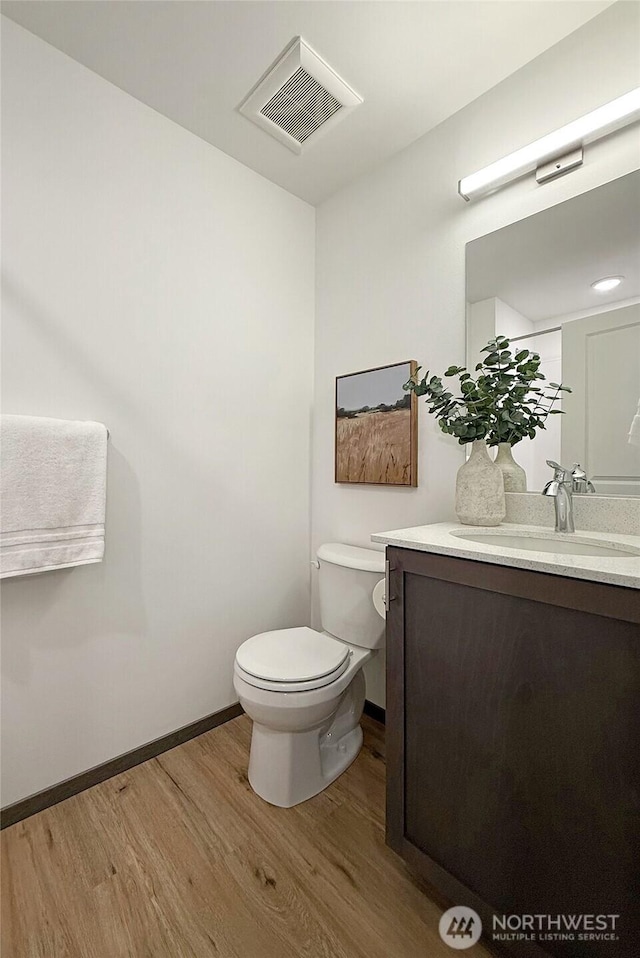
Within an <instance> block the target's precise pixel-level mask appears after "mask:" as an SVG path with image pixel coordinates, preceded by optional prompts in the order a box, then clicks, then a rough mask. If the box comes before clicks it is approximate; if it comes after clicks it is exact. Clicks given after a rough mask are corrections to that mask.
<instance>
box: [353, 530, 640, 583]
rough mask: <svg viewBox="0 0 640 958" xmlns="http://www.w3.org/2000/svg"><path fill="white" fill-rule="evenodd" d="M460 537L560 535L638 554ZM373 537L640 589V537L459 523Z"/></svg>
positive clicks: (379, 534) (404, 544) (427, 549)
mask: <svg viewBox="0 0 640 958" xmlns="http://www.w3.org/2000/svg"><path fill="white" fill-rule="evenodd" d="M456 533H458V534H460V533H463V534H467V535H476V534H482V535H485V534H486V535H487V536H490V535H492V534H493V535H510V534H512V533H518V534H519V535H526V536H528V537H533V538H540V537H541V536H543V537H547V536H556V535H557V536H558V537H559V538H560V537H561V538H563V539H568V540H574V541H580V540H586V541H587V542H590V543H593V544H594V545H595V544H597V545H600V546H605V547H610V548H616V546H617V547H619V548H621V549H624V548H628V549H629V551H630V552H637V553H638V555H634V556H630V557H624V556H620V557H617V556H581V555H559V554H556V553H553V552H534V551H531V550H529V549H527V550H526V551H525V550H524V549H516V548H511V547H509V548H507V547H506V546H503V545H491V544H490V542H489V541H487V542H486V543H485V542H482V543H480V542H470V541H468V540H465V539H460V538H458V537H457V536H456ZM371 539H372V541H373V542H384V543H385V544H386V545H391V546H400V547H401V548H404V549H417V550H418V551H420V552H434V553H436V554H437V555H445V556H456V557H458V558H460V559H475V560H476V561H477V562H493V563H495V564H496V565H506V566H512V567H514V568H517V569H531V570H532V571H535V572H550V573H552V574H553V575H564V576H569V577H571V578H573V579H590V580H592V581H594V582H606V583H608V584H609V585H621V586H626V587H627V588H631V589H640V536H629V535H618V534H617V533H613V534H610V533H606V532H588V531H580V532H576V533H572V534H566V533H554V532H553V531H552V530H550V529H547V528H543V527H541V526H524V525H516V524H515V523H511V522H503V523H502V524H501V525H499V526H492V527H491V528H485V527H482V526H464V525H460V524H459V523H456V522H437V523H434V524H432V525H428V526H415V527H414V528H412V529H394V530H393V531H391V532H376V533H374V534H373V535H372V536H371Z"/></svg>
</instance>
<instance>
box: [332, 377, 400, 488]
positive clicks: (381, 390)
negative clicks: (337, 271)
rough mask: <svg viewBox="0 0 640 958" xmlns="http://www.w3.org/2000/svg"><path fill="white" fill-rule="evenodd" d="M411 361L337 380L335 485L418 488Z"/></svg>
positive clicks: (337, 378)
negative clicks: (409, 382) (406, 385)
mask: <svg viewBox="0 0 640 958" xmlns="http://www.w3.org/2000/svg"><path fill="white" fill-rule="evenodd" d="M416 368H417V364H416V362H415V360H408V361H407V362H404V363H394V364H393V365H392V366H379V367H377V368H376V369H365V370H363V371H362V372H359V373H350V374H349V375H348V376H337V377H336V429H335V432H336V435H335V461H336V472H335V480H336V482H368V483H376V484H381V485H388V486H417V485H418V428H417V427H418V408H417V400H416V397H415V395H414V393H407V392H404V390H403V388H402V386H403V384H404V383H406V382H407V380H408V379H409V378H410V377H411V376H412V375H413V373H414V372H415V371H416Z"/></svg>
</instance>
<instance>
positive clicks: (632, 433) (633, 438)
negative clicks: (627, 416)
mask: <svg viewBox="0 0 640 958" xmlns="http://www.w3.org/2000/svg"><path fill="white" fill-rule="evenodd" d="M628 442H629V444H630V445H631V446H640V400H639V401H638V411H637V413H636V414H635V416H634V417H633V419H632V420H631V429H630V430H629V439H628Z"/></svg>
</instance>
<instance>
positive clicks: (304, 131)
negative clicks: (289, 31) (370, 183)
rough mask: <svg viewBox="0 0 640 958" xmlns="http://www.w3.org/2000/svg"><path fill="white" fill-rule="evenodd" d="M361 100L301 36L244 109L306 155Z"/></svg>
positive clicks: (292, 44) (264, 127)
mask: <svg viewBox="0 0 640 958" xmlns="http://www.w3.org/2000/svg"><path fill="white" fill-rule="evenodd" d="M360 103H362V97H360V96H358V94H357V93H355V92H354V90H352V89H351V87H350V86H348V84H346V83H345V81H344V80H342V79H341V78H340V77H339V76H338V74H337V73H335V71H334V70H332V69H331V67H330V66H329V65H328V64H327V63H325V61H324V60H323V59H322V58H321V57H319V56H318V54H317V53H316V52H315V51H314V50H312V49H311V47H310V46H309V44H308V43H305V41H304V40H302V39H301V38H300V37H296V38H295V39H294V40H292V41H291V43H290V44H289V46H288V47H287V49H286V50H285V51H284V53H283V54H282V55H281V56H280V57H279V58H278V60H277V61H276V63H275V64H274V65H273V66H272V67H271V68H270V69H269V70H268V71H267V73H266V74H265V76H264V77H263V78H262V79H261V80H260V81H259V82H258V84H257V85H256V86H255V87H254V88H253V90H252V91H251V93H250V94H249V95H248V96H247V97H246V99H245V100H244V101H243V102H242V103H241V104H240V107H239V110H240V112H241V113H242V114H243V115H244V116H246V117H248V119H250V120H252V121H253V122H254V123H256V124H257V125H258V126H260V127H262V129H263V130H266V132H267V133H270V134H271V136H274V137H275V138H276V139H278V140H280V142H281V143H284V145H285V146H288V147H289V149H290V150H293V152H294V153H301V152H302V150H303V147H306V146H308V144H309V143H310V142H315V141H316V139H317V138H318V137H319V136H320V134H321V133H326V132H327V130H328V129H329V128H331V127H332V126H334V125H335V123H336V122H338V121H339V120H341V119H342V118H343V117H344V116H346V114H347V113H350V112H351V110H353V109H354V108H355V107H356V106H358V105H359V104H360Z"/></svg>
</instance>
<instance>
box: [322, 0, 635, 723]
mask: <svg viewBox="0 0 640 958" xmlns="http://www.w3.org/2000/svg"><path fill="white" fill-rule="evenodd" d="M638 10H639V7H638V4H635V3H633V4H632V3H617V4H615V5H614V6H612V7H610V8H608V9H607V10H606V11H605V12H604V13H603V14H601V15H600V16H599V17H596V18H595V19H593V20H591V21H590V22H589V23H587V24H586V25H585V26H584V27H582V28H581V29H580V30H578V31H576V32H575V33H574V34H572V35H571V36H569V37H567V38H566V39H565V40H563V41H562V42H561V43H559V44H557V45H556V46H555V47H553V48H552V49H551V50H549V51H547V52H546V53H545V54H543V55H542V56H540V57H538V58H537V59H536V60H534V61H533V62H532V63H530V64H528V65H527V66H525V67H524V68H523V69H521V70H519V71H518V72H517V73H515V74H514V75H513V76H511V77H510V78H508V79H507V80H505V81H504V82H503V83H501V84H499V85H498V86H497V87H495V88H494V89H493V90H491V91H489V92H488V93H487V94H485V95H483V96H482V97H480V98H479V99H477V100H476V101H475V102H473V103H472V104H470V105H469V106H468V107H467V108H465V109H464V110H462V111H461V112H459V113H457V114H456V115H455V116H453V117H451V118H450V119H449V120H447V121H446V122H444V123H442V124H441V125H440V126H439V127H437V128H436V129H434V130H432V131H431V132H430V133H428V134H427V135H426V136H424V137H423V138H421V139H420V140H418V141H417V142H416V143H414V144H413V145H412V146H411V147H409V148H408V149H406V150H404V151H403V152H402V153H400V154H398V155H396V156H395V157H393V158H392V159H391V160H390V161H389V162H387V163H386V164H384V166H382V167H380V168H379V169H377V170H376V171H374V172H373V173H372V174H371V175H369V176H367V177H364V178H362V179H360V180H358V181H357V182H356V183H354V184H353V185H352V186H351V187H349V188H347V189H344V190H343V191H341V192H340V193H338V194H336V195H335V196H334V197H332V198H331V199H330V200H328V201H327V202H326V203H324V204H323V205H322V206H321V207H320V208H319V209H318V217H317V278H316V291H317V305H316V357H315V376H316V392H315V414H314V422H313V459H312V483H313V484H312V502H313V521H312V541H313V544H314V546H317V545H318V544H319V543H320V542H322V541H323V540H342V541H344V542H349V543H354V544H357V545H370V543H369V536H370V534H371V533H372V532H376V531H382V530H385V529H394V528H399V527H403V526H413V525H419V524H422V523H427V522H434V521H438V520H443V519H449V518H452V517H453V488H454V478H455V473H456V470H457V468H458V466H459V465H460V463H461V462H462V457H463V453H462V449H461V448H460V447H459V446H458V445H457V444H456V443H455V441H454V440H452V439H451V438H450V437H447V436H444V435H443V434H441V433H440V431H439V430H438V428H437V426H436V425H435V423H434V421H433V420H432V419H430V418H429V417H428V414H427V412H426V409H425V408H424V403H422V404H421V405H422V408H421V410H420V429H419V443H420V451H419V470H420V475H419V486H418V488H417V489H385V488H384V487H379V486H353V485H349V486H346V485H336V484H334V482H333V466H332V456H333V452H332V449H333V388H334V387H333V379H334V376H336V375H339V374H343V373H349V372H353V371H355V370H358V369H367V368H369V367H372V366H379V365H382V364H384V363H393V362H398V361H400V360H405V359H417V360H418V361H419V362H420V363H421V364H422V365H423V366H425V367H431V368H432V369H434V370H436V371H438V372H441V371H443V370H444V369H445V368H446V367H447V366H448V365H449V364H450V363H460V364H462V363H464V340H465V289H464V275H465V269H464V256H465V249H464V248H465V243H467V242H468V241H470V240H472V239H474V238H476V237H478V236H482V235H484V234H485V233H487V232H489V231H491V230H495V229H499V228H500V227H502V226H505V225H507V224H508V223H511V222H514V221H516V220H519V219H521V218H522V217H524V216H527V215H529V214H531V213H535V212H537V211H538V210H541V209H543V208H545V207H548V206H551V205H554V204H555V203H559V202H561V201H563V200H565V199H567V198H569V197H571V196H574V195H576V194H578V193H581V192H583V191H585V190H588V189H592V188H593V187H596V186H599V185H601V184H602V183H604V182H606V181H608V180H610V179H613V178H615V177H617V176H621V175H623V174H624V173H628V172H630V171H631V170H633V169H636V168H637V167H638V166H639V165H640V155H639V153H640V151H639V139H638V128H637V126H636V127H630V128H628V129H626V130H624V131H620V132H618V133H616V134H614V135H613V136H610V137H608V138H607V139H606V140H603V141H601V142H600V143H597V144H594V145H592V146H590V147H588V149H587V150H586V153H585V163H584V166H583V167H581V168H580V169H578V170H576V171H575V172H573V173H571V174H569V175H568V176H565V177H562V178H560V179H558V180H555V181H553V182H551V183H548V184H546V185H545V186H538V185H537V184H536V182H535V179H534V177H533V176H530V177H528V178H526V179H525V180H522V181H520V182H518V183H515V184H512V185H510V186H508V187H506V188H504V189H502V190H501V191H500V192H499V193H496V194H494V195H492V196H488V197H486V198H485V199H483V200H480V201H477V202H475V203H473V204H465V203H464V202H463V201H462V200H461V199H460V197H459V196H458V195H457V193H456V184H457V181H458V179H459V178H460V177H461V176H464V175H466V174H468V173H472V172H474V171H475V170H477V169H480V168H481V167H483V166H485V165H487V164H488V163H490V162H492V161H493V160H496V159H498V158H499V157H500V156H503V155H505V154H507V153H509V152H511V151H512V150H514V149H517V148H518V147H521V146H524V145H525V144H526V143H529V142H531V141H532V140H534V139H536V138H537V137H539V136H543V135H544V134H546V133H549V132H550V131H551V130H553V129H555V128H557V127H559V126H562V125H563V124H565V123H567V122H569V121H571V120H573V119H575V118H576V117H578V116H580V115H581V114H583V113H586V112H588V111H589V110H591V109H593V108H595V107H596V106H599V105H600V104H602V103H605V102H607V101H608V100H610V99H612V98H614V97H616V96H619V95H621V94H622V93H625V92H626V91H628V90H630V89H631V88H633V87H635V86H637V85H638V82H639V49H638V43H637V37H638V30H639V23H638ZM460 69H464V63H461V64H460ZM428 95H429V91H425V96H428ZM381 135H384V134H383V133H382V132H381ZM314 619H315V622H316V623H317V615H316V616H315V617H314ZM368 683H369V684H368V697H369V698H372V699H373V700H374V701H376V702H378V703H380V704H382V703H383V701H384V688H383V672H382V668H381V663H377V664H376V666H375V668H371V669H370V670H369V673H368Z"/></svg>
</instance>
